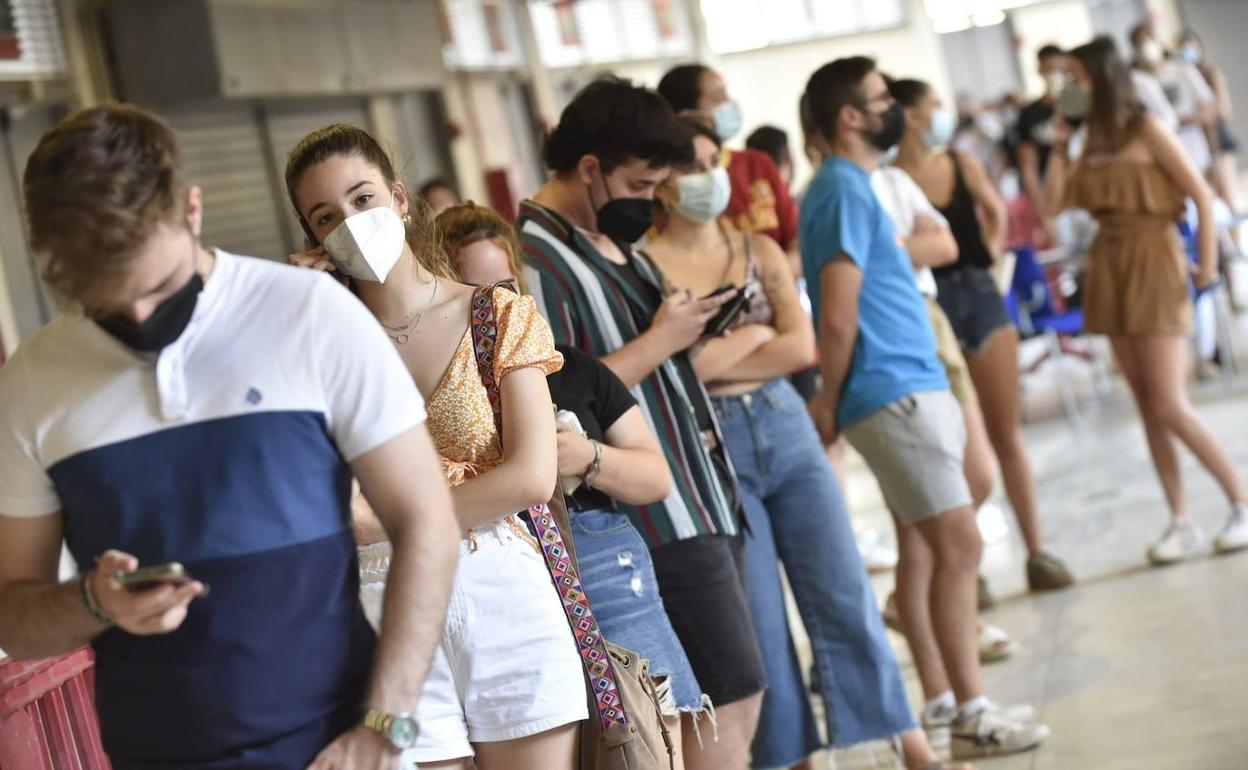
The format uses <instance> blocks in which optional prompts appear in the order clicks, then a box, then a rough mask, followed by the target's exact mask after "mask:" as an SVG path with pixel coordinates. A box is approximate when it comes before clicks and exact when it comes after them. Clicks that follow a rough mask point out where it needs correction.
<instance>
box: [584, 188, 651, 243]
mask: <svg viewBox="0 0 1248 770" xmlns="http://www.w3.org/2000/svg"><path fill="white" fill-rule="evenodd" d="M602 184H603V187H606V185H607V181H606V179H605V178H604V179H603V181H602ZM587 189H588V191H589V205H591V206H593V205H594V190H593V187H592V186H591V187H589V188H587ZM606 189H607V195H608V196H610V195H611V188H610V187H607V188H606ZM595 214H596V216H597V218H598V232H600V233H602V234H603V235H605V236H607V237H608V238H610V239H611V240H613V241H619V242H621V243H630V244H631V243H636V242H637V241H639V240H641V236H643V235H645V234H646V233H647V232H649V230H650V228H651V227H652V226H653V225H654V201H652V200H649V199H648V198H611V199H610V200H608V201H607V202H606V203H604V204H602V208H599V209H596V211H595Z"/></svg>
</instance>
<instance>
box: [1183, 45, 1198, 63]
mask: <svg viewBox="0 0 1248 770" xmlns="http://www.w3.org/2000/svg"><path fill="white" fill-rule="evenodd" d="M1179 56H1181V57H1182V58H1183V61H1185V62H1187V63H1189V64H1200V49H1199V48H1197V47H1196V46H1194V45H1192V44H1191V43H1184V44H1183V45H1181V46H1179Z"/></svg>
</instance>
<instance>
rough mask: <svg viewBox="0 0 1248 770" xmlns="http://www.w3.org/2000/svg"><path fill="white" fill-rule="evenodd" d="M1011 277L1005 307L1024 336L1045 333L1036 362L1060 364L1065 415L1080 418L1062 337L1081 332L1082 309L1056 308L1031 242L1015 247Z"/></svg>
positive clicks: (1075, 419)
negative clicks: (1068, 374) (1039, 355)
mask: <svg viewBox="0 0 1248 770" xmlns="http://www.w3.org/2000/svg"><path fill="white" fill-rule="evenodd" d="M1014 256H1015V264H1014V280H1013V281H1011V283H1010V293H1009V295H1008V296H1007V298H1006V309H1007V310H1012V313H1011V316H1012V317H1013V318H1015V323H1016V324H1017V326H1018V329H1019V332H1020V333H1021V334H1022V335H1023V336H1024V337H1044V340H1045V343H1046V346H1047V348H1048V352H1047V353H1046V354H1045V355H1044V357H1042V358H1041V359H1040V361H1037V362H1036V363H1037V364H1039V363H1040V362H1042V361H1045V360H1048V359H1052V360H1053V361H1054V362H1055V363H1057V364H1058V365H1059V366H1060V367H1061V372H1062V373H1061V376H1060V377H1059V378H1058V382H1059V385H1058V387H1059V389H1060V390H1061V395H1062V407H1063V409H1064V410H1065V412H1066V416H1067V418H1068V419H1070V420H1072V421H1078V420H1079V401H1078V399H1077V398H1076V397H1075V391H1074V388H1073V387H1072V385H1071V382H1070V378H1069V377H1068V376H1067V373H1066V360H1065V353H1066V351H1065V350H1064V349H1063V347H1062V337H1073V336H1075V335H1078V334H1082V333H1083V311H1082V310H1080V309H1078V308H1076V309H1074V310H1058V309H1057V306H1056V303H1055V302H1054V299H1053V293H1052V291H1051V290H1050V288H1049V278H1048V275H1046V274H1045V272H1044V266H1043V265H1041V264H1040V261H1039V260H1038V259H1037V258H1036V250H1035V249H1034V248H1032V247H1031V246H1018V247H1016V248H1015V249H1014Z"/></svg>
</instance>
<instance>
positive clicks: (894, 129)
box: [864, 102, 906, 152]
mask: <svg viewBox="0 0 1248 770" xmlns="http://www.w3.org/2000/svg"><path fill="white" fill-rule="evenodd" d="M868 114H871V113H868ZM874 114H875V115H876V116H877V117H878V118H880V120H881V121H882V122H883V125H881V126H880V128H879V129H878V130H876V131H866V132H864V134H865V136H866V137H867V141H868V142H870V143H871V144H872V146H874V147H875V149H877V150H879V151H880V152H888V151H889V150H891V149H892V148H893V147H895V146H896V145H897V143H898V142H900V141H901V137H902V136H904V135H905V133H906V111H905V109H904V108H903V107H902V106H901V105H900V104H898V103H896V102H893V104H892V106H891V107H889V108H888V109H887V110H884V111H883V112H877V113H874Z"/></svg>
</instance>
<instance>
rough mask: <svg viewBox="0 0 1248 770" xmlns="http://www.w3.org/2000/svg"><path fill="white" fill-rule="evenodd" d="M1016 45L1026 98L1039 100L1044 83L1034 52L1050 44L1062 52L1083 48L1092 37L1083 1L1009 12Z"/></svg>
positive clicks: (1062, 0) (1070, 0)
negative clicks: (1078, 47) (1066, 49)
mask: <svg viewBox="0 0 1248 770" xmlns="http://www.w3.org/2000/svg"><path fill="white" fill-rule="evenodd" d="M1009 15H1010V21H1011V22H1012V23H1013V25H1014V35H1015V39H1016V40H1017V41H1018V63H1019V68H1020V69H1021V71H1022V73H1023V90H1024V92H1025V94H1026V96H1027V98H1029V99H1030V98H1034V97H1037V96H1039V95H1040V94H1041V93H1042V92H1043V91H1044V83H1043V82H1042V81H1041V80H1040V75H1039V73H1038V72H1037V71H1036V52H1037V51H1039V50H1040V49H1041V48H1042V47H1043V46H1045V45H1048V44H1049V43H1053V44H1055V45H1059V46H1061V47H1062V48H1074V47H1075V46H1077V45H1083V44H1084V43H1086V42H1088V41H1089V40H1091V39H1092V38H1093V37H1094V36H1095V32H1093V30H1092V17H1091V16H1090V15H1089V14H1088V9H1087V6H1086V5H1084V2H1083V0H1057V2H1052V3H1042V4H1039V5H1031V6H1027V7H1024V8H1015V9H1014V10H1012V11H1010V12H1009Z"/></svg>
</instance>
